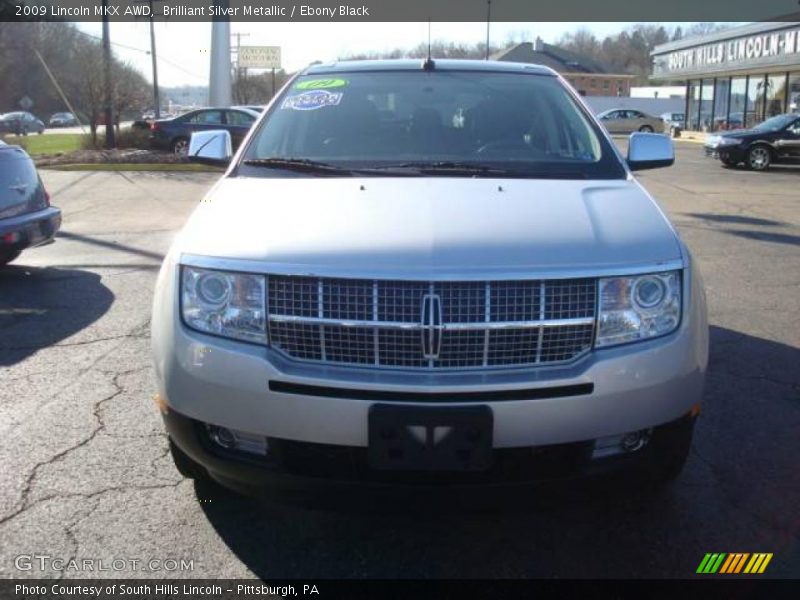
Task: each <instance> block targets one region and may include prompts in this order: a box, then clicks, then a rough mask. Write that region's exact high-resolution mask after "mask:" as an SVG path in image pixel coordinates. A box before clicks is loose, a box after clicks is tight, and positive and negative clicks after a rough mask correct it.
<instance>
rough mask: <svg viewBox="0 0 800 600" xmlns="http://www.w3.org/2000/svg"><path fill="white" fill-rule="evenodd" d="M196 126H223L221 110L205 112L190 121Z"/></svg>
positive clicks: (194, 116)
mask: <svg viewBox="0 0 800 600" xmlns="http://www.w3.org/2000/svg"><path fill="white" fill-rule="evenodd" d="M189 123H194V124H195V125H222V111H221V110H204V111H201V112H199V113H197V114H196V115H193V116H192V117H191V118H190V119H189Z"/></svg>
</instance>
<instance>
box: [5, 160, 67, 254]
mask: <svg viewBox="0 0 800 600" xmlns="http://www.w3.org/2000/svg"><path fill="white" fill-rule="evenodd" d="M60 226H61V210H59V209H58V208H56V207H54V206H50V197H49V196H48V194H47V192H46V191H45V189H44V185H42V180H41V178H40V177H39V174H38V173H37V172H36V167H35V166H34V164H33V161H32V160H31V157H30V156H28V154H27V153H26V152H25V151H24V150H23V149H22V148H20V147H19V146H8V145H5V144H0V266H2V265H5V264H7V263H9V262H11V261H12V260H14V259H15V258H17V257H18V256H19V254H20V252H22V251H23V250H24V249H25V248H30V247H33V246H41V245H42V244H47V243H49V242H52V241H53V237H54V236H55V234H56V231H58V228H59V227H60Z"/></svg>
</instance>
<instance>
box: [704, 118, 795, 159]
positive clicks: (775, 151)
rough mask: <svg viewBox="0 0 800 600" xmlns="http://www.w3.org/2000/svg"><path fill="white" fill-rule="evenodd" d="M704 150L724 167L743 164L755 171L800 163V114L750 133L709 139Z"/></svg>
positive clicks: (743, 131) (730, 133)
mask: <svg viewBox="0 0 800 600" xmlns="http://www.w3.org/2000/svg"><path fill="white" fill-rule="evenodd" d="M704 150H705V153H706V156H713V157H716V158H719V159H720V161H722V164H723V165H725V166H726V167H735V166H736V165H738V164H740V163H744V165H745V166H746V167H748V168H750V169H753V170H754V171H764V170H766V169H768V168H769V167H770V165H772V164H777V163H795V164H797V163H800V114H796V113H789V114H785V115H778V116H775V117H772V118H770V119H767V120H766V121H764V122H763V123H759V124H758V125H756V126H755V127H753V128H752V129H741V130H738V131H728V132H725V133H720V134H715V135H709V136H707V137H706V140H705V144H704Z"/></svg>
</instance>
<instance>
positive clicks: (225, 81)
mask: <svg viewBox="0 0 800 600" xmlns="http://www.w3.org/2000/svg"><path fill="white" fill-rule="evenodd" d="M214 6H215V7H217V8H221V9H228V8H229V3H228V0H214ZM220 12H223V11H219V10H218V11H217V14H219V13H220ZM230 34H231V23H230V21H229V20H228V17H227V16H222V17H220V16H215V17H213V20H212V22H211V71H210V77H209V82H208V103H209V104H210V105H211V106H219V107H224V106H230V105H231V35H230Z"/></svg>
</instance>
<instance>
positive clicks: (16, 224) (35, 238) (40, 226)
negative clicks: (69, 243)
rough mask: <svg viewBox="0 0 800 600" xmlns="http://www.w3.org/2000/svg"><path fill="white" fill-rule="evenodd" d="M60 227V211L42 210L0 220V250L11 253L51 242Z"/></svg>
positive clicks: (54, 209) (53, 209)
mask: <svg viewBox="0 0 800 600" xmlns="http://www.w3.org/2000/svg"><path fill="white" fill-rule="evenodd" d="M60 227H61V210H60V209H58V208H56V207H54V206H50V207H48V208H45V209H44V210H39V211H36V212H32V213H26V214H23V215H19V216H16V217H11V218H8V219H0V248H2V249H4V250H6V249H8V250H11V251H16V250H23V249H25V248H32V247H34V246H41V245H42V244H46V243H48V242H51V241H52V240H53V238H54V237H55V235H56V232H57V231H58V229H59V228H60Z"/></svg>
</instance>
